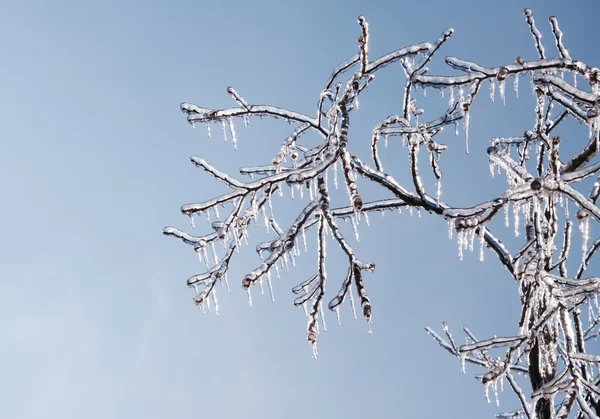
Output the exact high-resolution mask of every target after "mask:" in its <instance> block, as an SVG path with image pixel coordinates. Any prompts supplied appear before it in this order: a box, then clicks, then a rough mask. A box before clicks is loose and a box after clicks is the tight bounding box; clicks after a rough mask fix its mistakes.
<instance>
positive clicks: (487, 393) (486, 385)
mask: <svg viewBox="0 0 600 419" xmlns="http://www.w3.org/2000/svg"><path fill="white" fill-rule="evenodd" d="M490 384H491V382H490V381H488V382H487V383H485V384H484V385H483V389H484V391H485V399H486V400H487V402H488V403H491V401H490V394H489V389H490Z"/></svg>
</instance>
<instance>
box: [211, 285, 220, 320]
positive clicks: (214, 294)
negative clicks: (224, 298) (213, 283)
mask: <svg viewBox="0 0 600 419" xmlns="http://www.w3.org/2000/svg"><path fill="white" fill-rule="evenodd" d="M212 298H213V304H214V306H215V314H216V315H217V316H218V315H219V301H218V300H217V290H216V289H214V288H213V291H212Z"/></svg>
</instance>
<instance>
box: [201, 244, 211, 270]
mask: <svg viewBox="0 0 600 419" xmlns="http://www.w3.org/2000/svg"><path fill="white" fill-rule="evenodd" d="M202 257H203V258H204V264H205V265H206V268H207V269H208V267H209V266H210V265H209V264H208V252H207V251H206V247H203V248H202Z"/></svg>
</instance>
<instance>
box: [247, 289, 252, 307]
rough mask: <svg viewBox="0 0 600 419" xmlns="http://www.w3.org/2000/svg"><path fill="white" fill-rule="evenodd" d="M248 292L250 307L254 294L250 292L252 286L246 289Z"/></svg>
mask: <svg viewBox="0 0 600 419" xmlns="http://www.w3.org/2000/svg"><path fill="white" fill-rule="evenodd" d="M246 292H247V293H248V305H249V306H250V307H252V294H251V293H250V288H249V287H248V289H247V290H246Z"/></svg>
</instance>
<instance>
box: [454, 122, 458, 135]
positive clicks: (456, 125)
mask: <svg viewBox="0 0 600 419" xmlns="http://www.w3.org/2000/svg"><path fill="white" fill-rule="evenodd" d="M454 136H455V137H458V122H457V121H454Z"/></svg>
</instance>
